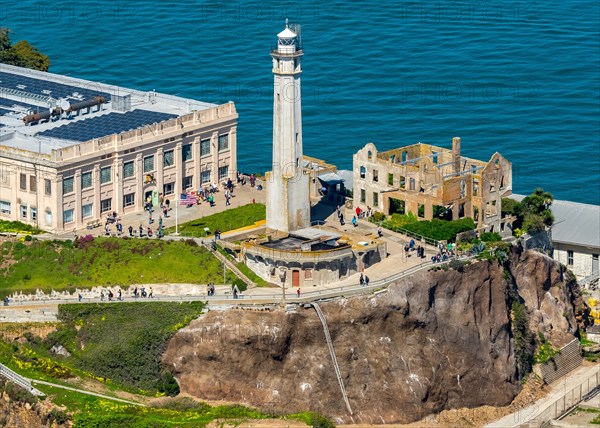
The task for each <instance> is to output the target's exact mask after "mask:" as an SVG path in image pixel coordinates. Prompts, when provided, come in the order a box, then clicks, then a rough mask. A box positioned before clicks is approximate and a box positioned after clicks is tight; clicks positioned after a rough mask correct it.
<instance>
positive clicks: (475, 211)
mask: <svg viewBox="0 0 600 428" xmlns="http://www.w3.org/2000/svg"><path fill="white" fill-rule="evenodd" d="M473 220H474V221H475V222H476V223H477V222H478V221H479V208H478V207H474V208H473Z"/></svg>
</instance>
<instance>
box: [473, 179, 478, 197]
mask: <svg viewBox="0 0 600 428" xmlns="http://www.w3.org/2000/svg"><path fill="white" fill-rule="evenodd" d="M473 196H479V180H478V179H476V178H475V179H474V180H473Z"/></svg>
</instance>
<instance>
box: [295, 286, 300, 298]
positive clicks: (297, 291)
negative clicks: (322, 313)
mask: <svg viewBox="0 0 600 428" xmlns="http://www.w3.org/2000/svg"><path fill="white" fill-rule="evenodd" d="M296 293H298V298H300V287H298V289H297V290H296Z"/></svg>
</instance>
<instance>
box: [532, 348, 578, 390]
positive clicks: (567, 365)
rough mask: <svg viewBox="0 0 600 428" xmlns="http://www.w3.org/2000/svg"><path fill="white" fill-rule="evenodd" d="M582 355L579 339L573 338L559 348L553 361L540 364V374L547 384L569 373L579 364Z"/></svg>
mask: <svg viewBox="0 0 600 428" xmlns="http://www.w3.org/2000/svg"><path fill="white" fill-rule="evenodd" d="M582 360H583V357H582V356H581V352H580V350H579V341H578V340H577V339H574V340H573V341H571V342H569V343H568V344H566V345H565V346H564V347H562V348H561V349H560V353H559V354H558V355H556V356H555V357H554V362H553V361H548V362H547V363H545V364H542V365H540V374H541V376H542V379H544V382H545V383H546V384H548V385H550V384H551V383H553V382H555V381H557V380H558V379H560V378H561V377H563V376H565V375H567V374H569V373H570V372H571V371H572V370H575V369H576V368H577V367H579V366H580V365H581V362H582Z"/></svg>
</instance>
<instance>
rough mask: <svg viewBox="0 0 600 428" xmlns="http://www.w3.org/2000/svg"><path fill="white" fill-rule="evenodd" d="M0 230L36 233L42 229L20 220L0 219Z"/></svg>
mask: <svg viewBox="0 0 600 428" xmlns="http://www.w3.org/2000/svg"><path fill="white" fill-rule="evenodd" d="M0 232H4V233H30V234H34V235H37V234H39V233H42V232H43V231H42V230H40V229H38V228H36V227H33V226H31V225H29V224H25V223H21V222H20V221H8V220H0Z"/></svg>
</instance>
